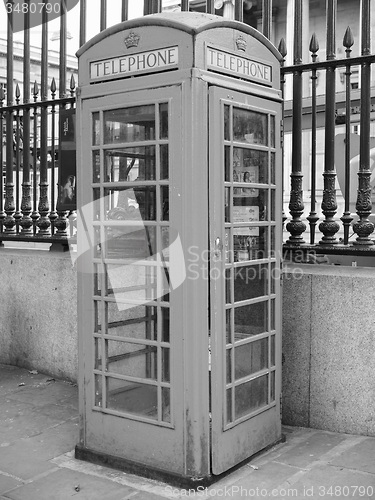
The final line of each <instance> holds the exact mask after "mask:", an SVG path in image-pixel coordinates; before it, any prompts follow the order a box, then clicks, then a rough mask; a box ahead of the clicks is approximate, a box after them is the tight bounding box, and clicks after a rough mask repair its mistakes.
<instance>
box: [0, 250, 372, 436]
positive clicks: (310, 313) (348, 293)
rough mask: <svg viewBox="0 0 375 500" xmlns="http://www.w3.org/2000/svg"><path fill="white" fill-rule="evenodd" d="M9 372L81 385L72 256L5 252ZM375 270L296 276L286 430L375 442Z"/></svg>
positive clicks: (303, 271)
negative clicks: (290, 427)
mask: <svg viewBox="0 0 375 500" xmlns="http://www.w3.org/2000/svg"><path fill="white" fill-rule="evenodd" d="M0 269H1V282H0V283H1V285H0V363H5V364H11V365H17V366H21V367H24V368H28V369H34V370H38V371H40V372H43V373H47V374H50V375H52V376H55V377H59V378H63V379H66V380H71V381H76V380H77V364H78V363H77V310H76V302H77V284H76V270H75V268H74V267H73V266H72V263H71V260H70V256H69V254H61V253H52V252H48V251H41V250H27V251H26V250H19V249H16V250H12V249H4V248H2V249H1V251H0ZM374 305H375V268H359V267H344V266H332V265H331V266H328V265H298V266H297V265H294V266H287V267H286V268H285V271H284V281H283V421H284V423H285V424H288V425H294V426H304V427H313V428H319V429H326V430H331V431H337V432H347V433H354V434H364V435H373V436H375V414H374V403H375V384H374V377H375V307H374Z"/></svg>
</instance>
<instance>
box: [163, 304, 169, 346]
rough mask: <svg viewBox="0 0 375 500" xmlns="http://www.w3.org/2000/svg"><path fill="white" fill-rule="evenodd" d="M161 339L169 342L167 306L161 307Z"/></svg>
mask: <svg viewBox="0 0 375 500" xmlns="http://www.w3.org/2000/svg"><path fill="white" fill-rule="evenodd" d="M161 328H162V330H161V341H162V342H169V335H170V334H169V308H168V307H162V308H161Z"/></svg>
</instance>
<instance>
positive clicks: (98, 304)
mask: <svg viewBox="0 0 375 500" xmlns="http://www.w3.org/2000/svg"><path fill="white" fill-rule="evenodd" d="M93 303H94V332H95V333H100V332H101V328H102V327H101V313H100V307H101V302H99V301H97V300H94V302H93Z"/></svg>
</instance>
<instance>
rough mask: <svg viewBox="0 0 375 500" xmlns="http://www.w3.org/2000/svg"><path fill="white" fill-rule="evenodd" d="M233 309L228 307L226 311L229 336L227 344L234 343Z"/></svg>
mask: <svg viewBox="0 0 375 500" xmlns="http://www.w3.org/2000/svg"><path fill="white" fill-rule="evenodd" d="M230 318H231V309H227V310H226V311H225V325H226V327H225V330H226V337H227V344H231V343H232V323H231V320H230Z"/></svg>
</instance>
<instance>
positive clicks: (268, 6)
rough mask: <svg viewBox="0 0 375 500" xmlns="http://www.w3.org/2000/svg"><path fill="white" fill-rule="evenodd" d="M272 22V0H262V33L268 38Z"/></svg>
mask: <svg viewBox="0 0 375 500" xmlns="http://www.w3.org/2000/svg"><path fill="white" fill-rule="evenodd" d="M271 23H272V0H262V33H263V35H264V36H265V37H267V38H268V39H270V38H271V29H272V27H271Z"/></svg>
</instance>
